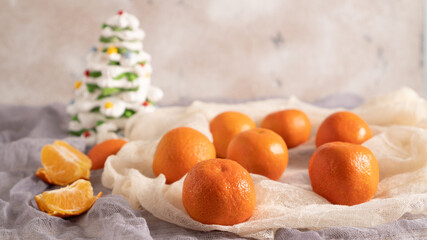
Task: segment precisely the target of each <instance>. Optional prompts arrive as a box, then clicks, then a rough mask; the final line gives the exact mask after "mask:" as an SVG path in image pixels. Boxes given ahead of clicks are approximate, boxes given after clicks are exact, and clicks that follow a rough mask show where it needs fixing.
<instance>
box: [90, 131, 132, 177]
mask: <svg viewBox="0 0 427 240" xmlns="http://www.w3.org/2000/svg"><path fill="white" fill-rule="evenodd" d="M126 143H127V141H125V140H123V139H109V140H106V141H104V142H102V143H99V144H97V145H95V146H94V147H93V148H92V149H90V151H89V153H88V154H87V155H88V157H89V158H90V160H92V168H91V169H92V170H96V169H100V168H104V164H105V161H106V160H107V158H108V157H109V156H110V155H114V154H116V153H117V152H119V151H120V149H121V148H122V147H123V145H125V144H126Z"/></svg>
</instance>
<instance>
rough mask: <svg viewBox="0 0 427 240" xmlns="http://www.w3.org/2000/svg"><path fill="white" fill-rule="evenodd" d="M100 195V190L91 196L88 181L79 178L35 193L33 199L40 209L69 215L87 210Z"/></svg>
mask: <svg viewBox="0 0 427 240" xmlns="http://www.w3.org/2000/svg"><path fill="white" fill-rule="evenodd" d="M101 195H102V192H100V193H99V194H98V196H93V189H92V185H91V184H90V182H89V181H86V180H83V179H80V180H77V181H75V182H74V183H73V184H71V185H69V186H66V187H63V188H60V189H56V190H52V191H46V192H43V193H42V194H39V195H36V196H35V200H36V203H37V206H38V207H39V209H40V210H41V211H43V212H46V213H47V214H49V215H52V216H57V217H69V216H76V215H80V214H82V213H84V212H86V211H87V210H89V209H90V208H91V207H92V205H93V204H94V203H95V201H96V200H97V199H98V198H99V197H101Z"/></svg>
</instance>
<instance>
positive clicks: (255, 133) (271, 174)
mask: <svg viewBox="0 0 427 240" xmlns="http://www.w3.org/2000/svg"><path fill="white" fill-rule="evenodd" d="M227 158H229V159H232V160H234V161H236V162H238V163H240V164H241V165H242V166H243V167H244V168H246V169H247V170H248V171H249V172H250V173H256V174H260V175H263V176H266V177H268V178H270V179H273V180H277V179H279V178H280V176H282V174H283V172H284V171H285V169H286V167H287V166H288V148H287V147H286V143H285V141H283V139H282V137H280V136H279V135H278V134H277V133H275V132H273V131H271V130H268V129H264V128H254V129H250V130H247V131H244V132H242V133H240V134H238V135H237V136H236V137H234V138H233V140H231V142H230V145H229V146H228V152H227Z"/></svg>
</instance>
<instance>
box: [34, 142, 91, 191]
mask: <svg viewBox="0 0 427 240" xmlns="http://www.w3.org/2000/svg"><path fill="white" fill-rule="evenodd" d="M41 163H42V165H43V168H39V169H38V170H37V172H36V176H37V177H39V178H40V179H42V180H43V181H45V182H47V183H49V184H55V185H59V186H65V185H68V184H70V183H73V182H75V181H76V180H78V179H81V178H82V179H89V177H90V168H91V167H92V161H91V160H90V159H89V158H88V157H87V156H86V155H85V154H84V153H82V152H80V151H79V150H77V149H76V148H74V147H72V146H71V145H70V144H68V143H67V142H64V141H60V140H57V141H55V142H54V143H53V144H49V145H45V146H44V147H43V148H42V151H41Z"/></svg>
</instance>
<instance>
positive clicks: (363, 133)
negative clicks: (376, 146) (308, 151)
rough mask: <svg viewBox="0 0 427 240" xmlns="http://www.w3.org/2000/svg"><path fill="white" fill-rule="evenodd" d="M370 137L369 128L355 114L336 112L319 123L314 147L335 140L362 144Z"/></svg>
mask: <svg viewBox="0 0 427 240" xmlns="http://www.w3.org/2000/svg"><path fill="white" fill-rule="evenodd" d="M371 137H372V131H371V128H370V127H369V125H368V124H367V123H366V122H365V120H363V119H362V118H361V117H359V116H358V115H357V114H355V113H352V112H348V111H342V112H336V113H333V114H331V115H330V116H328V117H327V118H326V119H325V120H324V121H323V122H322V124H320V126H319V129H318V130H317V134H316V147H319V146H321V145H322V144H324V143H328V142H335V141H339V142H348V143H355V144H362V143H363V142H365V141H366V140H368V139H370V138H371Z"/></svg>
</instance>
